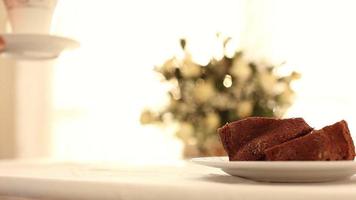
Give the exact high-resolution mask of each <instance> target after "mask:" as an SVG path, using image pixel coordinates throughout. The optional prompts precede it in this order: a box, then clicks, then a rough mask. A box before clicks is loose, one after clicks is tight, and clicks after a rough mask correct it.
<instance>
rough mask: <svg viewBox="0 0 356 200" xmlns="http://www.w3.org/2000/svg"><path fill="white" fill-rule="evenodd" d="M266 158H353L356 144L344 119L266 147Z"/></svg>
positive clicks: (282, 159)
mask: <svg viewBox="0 0 356 200" xmlns="http://www.w3.org/2000/svg"><path fill="white" fill-rule="evenodd" d="M265 153H266V160H272V161H278V160H280V161H285V160H353V159H354V158H355V146H354V144H353V141H352V138H351V135H350V131H349V129H348V127H347V123H346V122H345V121H344V120H342V121H340V122H337V123H335V124H333V125H330V126H326V127H324V128H323V129H321V130H314V131H312V132H311V133H310V134H307V135H305V136H303V137H300V138H296V139H294V140H291V141H288V142H285V143H283V144H280V145H276V146H272V147H271V148H268V149H266V151H265Z"/></svg>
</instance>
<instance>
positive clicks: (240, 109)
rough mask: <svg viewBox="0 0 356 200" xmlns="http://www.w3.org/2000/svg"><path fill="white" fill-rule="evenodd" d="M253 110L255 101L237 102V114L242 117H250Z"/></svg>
mask: <svg viewBox="0 0 356 200" xmlns="http://www.w3.org/2000/svg"><path fill="white" fill-rule="evenodd" d="M252 112H253V103H252V102H251V101H247V100H245V101H240V102H239V103H238V104H237V115H238V116H239V117H241V118H244V117H248V116H250V115H251V114H252Z"/></svg>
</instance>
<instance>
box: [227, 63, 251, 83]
mask: <svg viewBox="0 0 356 200" xmlns="http://www.w3.org/2000/svg"><path fill="white" fill-rule="evenodd" d="M230 73H231V74H233V75H234V76H236V77H237V78H238V80H239V81H241V82H243V81H245V80H247V79H248V78H249V77H250V76H251V74H252V70H251V68H250V67H249V66H248V61H246V60H245V59H242V58H238V59H235V60H234V61H233V63H232V68H231V71H230Z"/></svg>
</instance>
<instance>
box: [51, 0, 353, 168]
mask: <svg viewBox="0 0 356 200" xmlns="http://www.w3.org/2000/svg"><path fill="white" fill-rule="evenodd" d="M354 8H356V2H355V1H351V0H349V1H336V0H333V1H286V0H284V1H283V0H268V1H257V0H250V1H248V0H245V1H244V0H240V1H233V0H207V1H203V0H196V1H189V0H170V1H167V0H151V1H144V0H141V1H140V0H122V1H110V0H101V1H86V0H75V1H72V0H59V3H58V7H57V11H56V15H55V20H54V26H53V32H54V33H56V34H60V35H65V36H70V37H73V38H76V39H77V40H79V41H80V42H81V44H82V46H81V48H80V49H79V50H77V51H74V52H69V53H67V54H65V55H63V56H62V57H61V58H60V59H59V60H58V62H57V64H56V66H55V69H54V88H53V100H54V102H53V103H54V113H53V116H54V120H53V123H52V124H53V126H52V132H53V133H52V134H53V137H52V141H53V147H52V150H53V155H54V156H56V157H59V158H66V159H68V158H69V159H78V158H80V159H104V160H119V161H125V162H151V161H152V162H157V161H161V162H167V161H170V160H174V159H176V158H178V157H179V156H180V149H181V144H180V142H179V141H177V140H175V139H174V137H173V136H172V135H170V134H168V133H169V132H170V131H169V130H159V129H155V128H152V127H142V126H140V124H139V121H138V119H139V114H140V111H141V110H142V109H143V108H144V107H145V106H147V105H160V104H161V103H162V102H164V88H163V86H162V85H161V84H160V83H159V81H158V79H157V77H156V76H155V75H154V73H153V72H152V69H153V66H154V65H155V64H159V63H161V62H162V61H163V60H164V59H165V58H167V57H168V56H170V55H172V54H174V53H176V52H177V48H178V38H179V37H182V36H184V37H187V38H188V39H191V40H192V49H193V51H194V52H195V55H196V59H197V60H199V61H200V62H204V61H206V58H207V57H209V56H210V55H213V54H214V53H215V52H214V51H215V49H214V44H213V43H212V41H213V38H214V35H215V33H216V32H217V31H220V32H222V33H224V34H226V35H229V36H232V37H234V38H235V40H236V43H238V44H240V45H239V47H240V48H244V49H247V50H248V51H249V52H250V53H251V54H252V55H254V56H255V57H256V58H269V59H271V60H272V61H274V62H280V61H284V60H286V61H287V66H286V67H285V68H284V69H282V72H283V71H288V70H291V69H293V70H297V71H299V72H301V73H302V79H301V80H300V81H299V82H298V83H297V84H295V85H294V87H295V89H296V92H297V94H298V96H297V99H296V102H295V105H294V106H293V107H292V108H291V109H290V111H289V112H288V113H287V116H302V117H304V118H306V119H307V120H308V121H310V122H311V124H312V125H314V126H316V127H321V126H323V125H326V124H328V123H332V122H334V121H336V120H340V119H346V120H347V121H348V122H349V124H350V128H351V130H354V132H355V131H356V123H354V120H355V119H356V107H355V106H356V101H355V100H356V99H355V95H354V89H353V88H354V85H355V84H356V80H355V78H354V73H353V71H354V70H353V69H354V67H355V66H356V59H355V56H354V55H353V54H354V52H355V44H356V38H355V35H356V28H355V26H354V25H353V21H354V19H355V17H356V12H354ZM251 50H253V51H251ZM162 131H164V132H165V133H162ZM354 136H356V135H355V134H354Z"/></svg>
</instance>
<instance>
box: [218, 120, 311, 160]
mask: <svg viewBox="0 0 356 200" xmlns="http://www.w3.org/2000/svg"><path fill="white" fill-rule="evenodd" d="M310 131H312V128H311V127H310V126H309V125H308V124H307V123H306V122H305V121H304V120H303V119H302V118H291V119H275V118H265V117H249V118H246V119H242V120H239V121H235V122H232V123H228V124H226V125H225V126H223V127H222V128H219V129H218V133H219V136H220V139H221V142H222V144H223V146H224V149H225V151H226V152H227V154H228V156H229V160H230V161H243V160H245V161H247V160H250V161H252V160H265V153H264V151H265V150H266V149H267V148H270V147H272V146H275V145H278V144H281V143H284V142H286V141H289V140H291V139H294V138H297V137H300V136H303V135H305V134H307V133H309V132H310Z"/></svg>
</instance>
